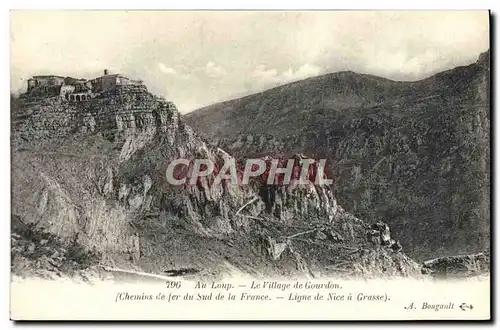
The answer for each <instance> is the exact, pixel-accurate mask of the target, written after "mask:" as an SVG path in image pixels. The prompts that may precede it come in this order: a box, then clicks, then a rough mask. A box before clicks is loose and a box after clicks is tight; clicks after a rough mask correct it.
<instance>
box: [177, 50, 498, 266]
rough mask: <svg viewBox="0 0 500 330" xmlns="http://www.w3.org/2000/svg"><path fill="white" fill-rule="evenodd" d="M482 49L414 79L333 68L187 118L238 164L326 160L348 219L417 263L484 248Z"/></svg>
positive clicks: (486, 117) (486, 171)
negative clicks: (285, 156) (266, 157)
mask: <svg viewBox="0 0 500 330" xmlns="http://www.w3.org/2000/svg"><path fill="white" fill-rule="evenodd" d="M489 74H490V73H489V51H488V52H486V53H483V54H481V55H480V57H479V59H478V61H477V62H476V63H473V64H471V65H468V66H463V67H457V68H455V69H452V70H449V71H445V72H441V73H439V74H436V75H433V76H431V77H429V78H426V79H423V80H420V81H416V82H398V81H392V80H388V79H384V78H380V77H375V76H370V75H364V74H357V73H354V72H338V73H332V74H326V75H322V76H318V77H313V78H309V79H306V80H302V81H298V82H294V83H291V84H287V85H283V86H280V87H277V88H273V89H270V90H267V91H264V92H261V93H258V94H254V95H250V96H247V97H244V98H240V99H236V100H231V101H227V102H222V103H218V104H214V105H211V106H208V107H205V108H202V109H199V110H197V111H194V112H192V113H189V114H187V115H185V116H184V119H185V121H186V122H187V123H188V124H189V125H191V126H192V127H193V128H194V129H195V130H196V131H197V132H200V134H202V135H203V136H205V137H206V138H208V139H211V140H212V141H215V142H216V143H217V144H218V145H219V146H220V147H221V148H223V149H225V150H227V151H228V152H230V153H232V154H233V155H235V156H237V157H251V156H252V155H263V154H266V153H274V152H282V153H305V154H309V155H315V156H316V157H317V158H321V157H325V158H327V159H328V160H329V161H330V167H329V170H330V172H331V174H332V176H333V178H334V180H335V184H334V193H335V196H336V198H337V200H338V202H339V204H340V205H342V206H343V207H344V208H345V209H346V210H347V211H348V212H351V213H353V214H354V215H356V216H358V217H360V218H363V219H367V220H368V221H369V222H376V221H385V222H387V223H388V224H390V226H391V228H392V230H393V232H394V233H395V234H396V235H397V237H399V238H400V240H401V242H402V244H403V245H404V246H405V250H406V251H407V252H408V253H409V254H410V255H411V256H412V257H414V258H416V259H418V260H424V259H428V258H434V257H438V256H442V255H450V254H461V253H472V252H477V251H483V250H487V249H488V248H489V244H490V240H489V232H490V225H489V223H490V197H489V196H490V185H489V182H490V167H489V166H490V165H489V164H490V142H489V141H490V109H489V107H490V103H489Z"/></svg>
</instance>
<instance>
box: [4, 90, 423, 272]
mask: <svg viewBox="0 0 500 330" xmlns="http://www.w3.org/2000/svg"><path fill="white" fill-rule="evenodd" d="M12 123H13V127H12V165H13V166H12V214H13V217H15V218H16V219H17V220H16V221H18V222H20V223H23V224H25V225H27V226H30V230H31V231H33V232H35V233H49V234H51V235H54V236H55V237H57V240H58V242H59V243H58V244H60V245H61V246H62V248H63V249H67V248H68V246H70V245H71V246H78V247H81V249H82V250H83V251H87V253H91V254H92V255H96V256H99V261H97V262H96V263H98V264H101V265H107V266H115V267H118V266H119V267H122V268H127V269H140V270H143V271H149V272H152V273H162V272H165V271H167V270H169V269H170V270H172V269H174V270H175V269H196V270H197V271H196V272H197V273H198V276H203V277H214V276H215V277H216V276H221V274H227V273H231V272H240V273H246V274H251V275H254V276H266V275H273V274H274V275H276V274H279V275H283V276H291V277H297V276H299V277H300V276H306V277H322V276H349V277H352V276H363V277H370V276H377V277H378V276H414V275H416V274H418V273H419V267H418V265H417V264H416V263H415V262H414V261H412V260H411V259H410V258H408V257H407V256H406V255H405V254H404V252H403V251H402V247H401V244H399V242H397V241H396V240H394V239H392V238H391V237H390V231H389V228H388V227H387V226H386V225H385V224H375V225H370V224H366V223H365V222H363V221H362V220H360V219H358V218H356V217H354V216H353V215H351V214H349V213H348V212H346V211H345V210H343V209H342V207H340V206H339V205H337V203H336V199H335V196H334V193H333V191H332V190H331V189H330V188H329V187H326V186H314V185H312V186H307V187H303V186H295V187H292V186H289V187H276V186H262V185H260V186H259V185H256V184H254V185H247V186H241V185H233V184H230V183H228V184H225V185H215V184H213V177H211V176H209V177H206V178H205V179H204V180H202V181H201V182H199V183H198V184H197V185H194V186H189V187H185V188H182V189H180V188H178V187H172V186H170V185H168V184H167V183H166V182H165V179H164V175H165V169H166V166H167V164H168V163H169V162H170V161H171V160H172V159H175V158H178V157H188V158H189V157H193V158H196V157H198V158H208V159H211V160H213V161H214V162H216V163H217V162H221V161H223V160H224V159H225V158H228V157H229V158H230V157H231V156H230V155H229V154H227V153H226V152H224V151H223V150H221V149H220V148H217V147H216V146H213V145H212V144H210V143H208V142H207V141H206V140H204V139H203V138H201V137H200V136H198V135H197V134H196V133H195V132H194V131H193V130H192V129H191V127H189V126H187V125H186V124H184V122H183V121H182V119H181V118H180V115H179V113H178V111H177V110H176V109H175V106H174V105H173V104H172V103H170V102H167V101H165V100H163V99H161V98H158V97H155V96H153V95H152V94H150V93H149V92H147V90H145V89H140V90H139V89H118V90H115V91H113V92H112V93H108V94H106V95H103V96H102V97H99V98H96V99H93V100H90V101H88V102H79V103H65V102H64V101H61V100H59V99H56V98H52V99H42V100H30V99H23V98H21V99H20V100H19V102H17V103H16V106H15V107H14V108H13V109H12ZM270 194H272V196H273V198H272V199H269V198H266V197H265V196H269V195H270ZM16 228H17V227H14V226H13V232H14V234H16V235H20V234H18V233H16V230H17V229H16ZM44 235H45V234H44ZM14 238H16V239H18V238H19V237H14ZM16 242H17V241H16ZM38 243H40V242H38ZM38 243H37V244H38ZM40 244H41V243H40ZM23 246H24V245H23ZM38 248H39V246H38V245H37V247H36V248H35V249H38ZM29 250H30V248H24V247H23V248H21V249H20V250H19V251H21V252H22V251H28V252H29ZM23 253H24V252H23ZM31 257H33V255H31V254H29V258H31ZM37 258H38V257H37ZM59 262H62V261H61V260H59ZM13 267H14V268H13V269H17V268H16V267H15V265H13ZM174 273H175V272H174Z"/></svg>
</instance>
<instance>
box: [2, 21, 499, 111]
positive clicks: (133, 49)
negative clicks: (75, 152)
mask: <svg viewBox="0 0 500 330" xmlns="http://www.w3.org/2000/svg"><path fill="white" fill-rule="evenodd" d="M10 27H11V29H10V54H11V57H10V64H11V65H10V66H11V67H10V69H11V74H10V77H11V92H15V93H18V92H21V91H25V89H26V81H27V79H28V78H29V77H31V76H33V75H38V74H56V75H62V76H73V77H77V78H80V77H81V78H94V77H96V76H100V75H102V73H103V70H104V69H108V70H109V72H110V73H121V74H124V75H127V76H129V77H131V78H133V79H141V80H143V81H144V82H145V84H146V85H147V86H148V89H149V90H150V91H151V92H153V93H155V94H158V95H162V96H164V97H165V98H167V99H169V100H172V101H173V102H174V103H175V104H176V105H177V107H178V109H179V111H180V112H181V113H187V112H190V111H192V110H195V109H197V108H200V107H203V106H206V105H209V104H213V103H216V102H220V101H224V100H229V99H233V98H237V97H241V96H244V95H248V94H252V93H256V92H260V91H263V90H265V89H268V88H272V87H275V86H278V85H282V84H286V83H289V82H292V81H296V80H301V79H305V78H308V77H312V76H317V75H320V74H324V73H330V72H336V71H345V70H350V71H355V72H359V73H368V74H374V75H378V76H382V77H386V78H390V79H394V80H418V79H422V78H425V77H428V76H430V75H432V74H434V73H436V72H439V71H443V70H446V69H450V68H453V67H455V66H459V65H466V64H469V63H472V62H474V61H475V60H476V59H477V57H478V56H479V54H480V53H481V52H484V51H486V50H487V49H488V48H489V18H488V12H487V11H434V12H431V11H428V12H424V11H411V12H409V11H406V12H405V11H396V12H387V11H288V12H281V11H267V12H259V11H250V12H248V11H247V12H245V11H191V12H190V11H11V14H10Z"/></svg>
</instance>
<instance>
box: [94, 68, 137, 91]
mask: <svg viewBox="0 0 500 330" xmlns="http://www.w3.org/2000/svg"><path fill="white" fill-rule="evenodd" d="M90 82H91V83H92V92H94V93H101V92H106V91H109V90H113V89H115V88H116V87H118V86H124V85H142V84H143V82H142V81H140V80H132V79H130V78H128V77H125V76H123V75H121V74H109V72H108V70H104V75H103V76H100V77H98V78H95V79H92V80H91V81H90Z"/></svg>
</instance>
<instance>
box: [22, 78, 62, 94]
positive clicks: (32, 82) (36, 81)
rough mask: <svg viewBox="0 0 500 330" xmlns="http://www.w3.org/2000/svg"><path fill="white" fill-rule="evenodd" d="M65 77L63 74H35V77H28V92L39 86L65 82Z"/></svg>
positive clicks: (57, 84)
mask: <svg viewBox="0 0 500 330" xmlns="http://www.w3.org/2000/svg"><path fill="white" fill-rule="evenodd" d="M64 79H65V78H64V77H61V76H54V75H48V76H33V78H31V79H28V93H29V92H31V90H33V89H34V88H37V87H51V86H60V85H62V84H64Z"/></svg>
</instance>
